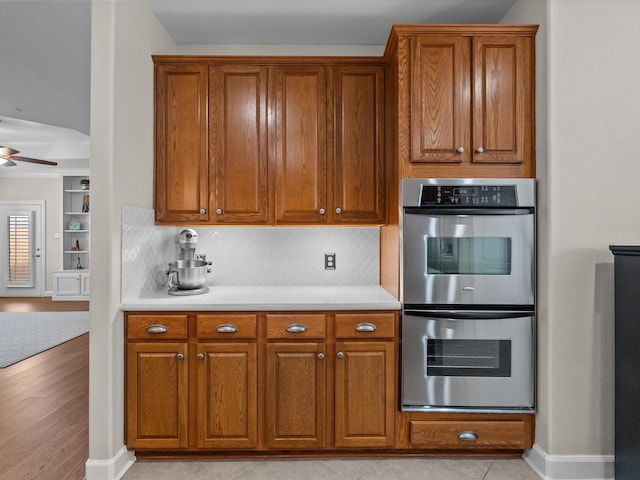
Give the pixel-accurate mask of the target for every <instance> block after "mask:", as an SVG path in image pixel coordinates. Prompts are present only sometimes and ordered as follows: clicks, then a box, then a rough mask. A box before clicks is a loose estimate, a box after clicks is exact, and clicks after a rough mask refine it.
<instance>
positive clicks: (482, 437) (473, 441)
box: [410, 419, 531, 449]
mask: <svg viewBox="0 0 640 480" xmlns="http://www.w3.org/2000/svg"><path fill="white" fill-rule="evenodd" d="M410 436H411V437H410V442H411V446H413V447H418V448H485V449H486V448H516V449H524V448H530V447H531V441H530V437H531V432H530V429H529V427H528V425H527V423H526V422H524V421H522V420H516V419H514V420H500V421H498V420H496V421H491V420H486V421H412V422H411V426H410Z"/></svg>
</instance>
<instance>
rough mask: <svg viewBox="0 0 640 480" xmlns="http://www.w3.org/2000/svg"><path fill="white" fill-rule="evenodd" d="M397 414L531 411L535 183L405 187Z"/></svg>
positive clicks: (420, 182)
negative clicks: (400, 386)
mask: <svg viewBox="0 0 640 480" xmlns="http://www.w3.org/2000/svg"><path fill="white" fill-rule="evenodd" d="M401 199H402V205H401V208H402V212H401V213H402V220H401V235H402V240H401V241H402V262H401V265H402V272H401V296H402V304H403V307H402V308H403V311H402V409H403V410H405V411H452V410H453V411H459V410H460V411H476V412H527V413H528V412H532V411H533V409H534V395H535V389H534V383H535V382H534V379H535V371H534V370H535V251H536V248H535V180H533V179H415V178H414V179H404V180H403V181H402V192H401Z"/></svg>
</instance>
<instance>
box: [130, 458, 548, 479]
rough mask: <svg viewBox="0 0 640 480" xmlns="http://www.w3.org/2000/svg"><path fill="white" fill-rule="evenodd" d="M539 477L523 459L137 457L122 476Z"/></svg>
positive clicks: (299, 477) (223, 477) (324, 477)
mask: <svg viewBox="0 0 640 480" xmlns="http://www.w3.org/2000/svg"><path fill="white" fill-rule="evenodd" d="M175 479H184V480H187V479H188V480H539V477H538V475H536V473H535V472H534V471H533V470H532V469H531V468H530V467H529V466H528V465H527V463H526V462H525V461H524V460H522V459H500V460H496V459H442V458H438V459H435V458H428V459H425V458H394V459H355V460H353V459H350V460H333V459H331V460H326V459H325V460H258V461H236V460H229V461H144V460H139V461H137V462H136V463H135V464H134V465H133V466H132V467H131V469H129V471H128V472H127V473H126V474H125V476H124V477H123V478H122V480H175Z"/></svg>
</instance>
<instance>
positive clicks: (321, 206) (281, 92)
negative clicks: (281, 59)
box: [272, 66, 327, 223]
mask: <svg viewBox="0 0 640 480" xmlns="http://www.w3.org/2000/svg"><path fill="white" fill-rule="evenodd" d="M273 72H274V76H275V82H274V89H275V104H274V105H273V109H274V111H275V131H274V132H272V138H273V139H274V141H275V164H276V165H275V171H276V175H275V217H276V218H275V220H276V222H280V223H296V222H299V223H305V222H313V223H324V222H326V218H327V215H326V209H327V158H326V157H327V155H326V149H327V147H326V143H327V142H326V139H327V113H326V112H327V106H326V104H327V70H326V67H322V66H283V67H273Z"/></svg>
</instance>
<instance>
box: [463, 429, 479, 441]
mask: <svg viewBox="0 0 640 480" xmlns="http://www.w3.org/2000/svg"><path fill="white" fill-rule="evenodd" d="M458 438H459V439H460V440H463V441H465V442H475V441H476V440H478V434H477V433H476V432H471V431H464V432H460V433H459V434H458Z"/></svg>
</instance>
